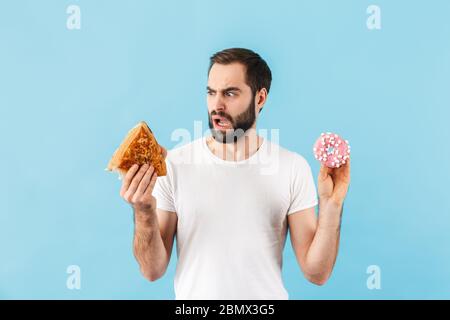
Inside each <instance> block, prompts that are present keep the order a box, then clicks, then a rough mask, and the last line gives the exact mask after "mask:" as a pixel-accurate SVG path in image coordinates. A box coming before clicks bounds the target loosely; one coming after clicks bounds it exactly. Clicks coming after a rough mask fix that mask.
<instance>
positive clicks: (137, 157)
mask: <svg viewBox="0 0 450 320" xmlns="http://www.w3.org/2000/svg"><path fill="white" fill-rule="evenodd" d="M161 151H162V149H161V148H160V146H159V144H158V142H157V141H156V138H155V136H154V135H153V132H152V130H150V128H149V127H148V125H147V123H145V121H141V122H139V123H138V124H137V125H136V126H134V127H133V128H132V129H131V130H130V131H128V134H127V136H126V137H125V139H124V140H123V142H122V143H121V144H120V146H119V147H118V148H117V150H116V151H115V152H114V154H113V156H112V158H111V160H110V161H109V163H108V166H107V168H106V169H105V170H108V171H116V172H118V173H119V174H120V175H121V176H124V175H125V174H126V173H127V171H128V169H130V168H131V166H132V165H134V164H137V165H139V166H141V165H143V164H145V163H147V164H149V165H152V166H153V167H154V168H155V171H156V174H157V175H158V176H159V177H161V176H165V175H166V174H167V170H166V163H165V160H164V156H163V154H162V152H161ZM119 178H120V177H119Z"/></svg>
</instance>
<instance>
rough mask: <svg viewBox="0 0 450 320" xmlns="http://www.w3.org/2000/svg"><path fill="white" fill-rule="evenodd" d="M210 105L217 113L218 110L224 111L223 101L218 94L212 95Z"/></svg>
mask: <svg viewBox="0 0 450 320" xmlns="http://www.w3.org/2000/svg"><path fill="white" fill-rule="evenodd" d="M211 107H212V110H214V111H216V112H217V113H218V112H220V111H225V109H226V106H225V102H224V101H223V99H222V97H221V96H220V95H219V94H217V95H215V97H213V100H212V101H211Z"/></svg>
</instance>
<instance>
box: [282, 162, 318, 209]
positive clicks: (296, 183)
mask: <svg viewBox="0 0 450 320" xmlns="http://www.w3.org/2000/svg"><path fill="white" fill-rule="evenodd" d="M291 169H292V171H291V179H290V184H291V185H290V193H291V194H290V206H289V209H288V212H287V214H288V215H289V214H292V213H294V212H297V211H300V210H304V209H308V208H311V207H314V206H316V205H317V204H318V200H317V191H316V185H315V183H314V178H313V175H312V171H311V167H310V166H309V164H308V162H307V161H306V160H305V158H303V157H302V156H300V155H298V154H294V159H293V163H292V166H291Z"/></svg>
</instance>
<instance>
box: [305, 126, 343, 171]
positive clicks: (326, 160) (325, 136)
mask: <svg viewBox="0 0 450 320" xmlns="http://www.w3.org/2000/svg"><path fill="white" fill-rule="evenodd" d="M313 152H314V157H315V158H316V159H317V160H318V161H320V162H321V163H322V164H323V165H325V166H327V167H328V168H339V167H340V166H341V165H343V164H345V163H346V162H347V161H349V159H350V145H349V144H348V140H344V139H342V138H341V137H340V136H339V135H337V134H335V133H331V132H327V133H322V134H320V137H319V138H318V139H317V141H316V143H314V147H313Z"/></svg>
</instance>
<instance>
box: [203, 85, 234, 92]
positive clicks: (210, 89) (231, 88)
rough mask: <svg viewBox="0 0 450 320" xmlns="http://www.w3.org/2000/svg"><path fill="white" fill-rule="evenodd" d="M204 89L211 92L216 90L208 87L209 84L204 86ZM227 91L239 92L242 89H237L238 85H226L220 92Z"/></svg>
mask: <svg viewBox="0 0 450 320" xmlns="http://www.w3.org/2000/svg"><path fill="white" fill-rule="evenodd" d="M206 90H208V91H211V92H217V90H214V89H212V88H210V87H209V86H207V87H206ZM228 91H239V92H241V91H242V90H241V89H239V88H238V87H228V88H225V89H223V90H222V92H228Z"/></svg>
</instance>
